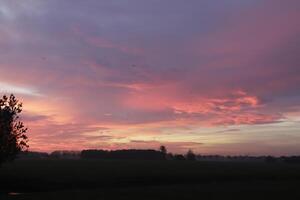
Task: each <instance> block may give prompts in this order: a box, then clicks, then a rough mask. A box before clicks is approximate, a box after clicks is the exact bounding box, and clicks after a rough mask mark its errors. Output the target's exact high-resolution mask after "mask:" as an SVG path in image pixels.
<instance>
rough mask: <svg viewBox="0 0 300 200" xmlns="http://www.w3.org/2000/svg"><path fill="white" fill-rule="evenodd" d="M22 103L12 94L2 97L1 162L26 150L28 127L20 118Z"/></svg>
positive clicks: (0, 104)
mask: <svg viewBox="0 0 300 200" xmlns="http://www.w3.org/2000/svg"><path fill="white" fill-rule="evenodd" d="M21 112H22V103H20V102H19V101H18V100H17V99H16V97H15V96H14V95H13V94H11V95H10V96H9V97H7V96H5V95H4V96H3V97H2V99H0V164H1V163H3V162H5V161H8V160H13V159H15V157H16V155H17V154H18V153H19V152H20V151H22V150H26V149H27V148H28V147H29V146H28V145H27V142H28V138H27V136H26V131H27V128H25V126H24V124H23V122H21V121H20V119H19V114H20V113H21Z"/></svg>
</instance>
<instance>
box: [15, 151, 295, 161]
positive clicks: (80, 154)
mask: <svg viewBox="0 0 300 200" xmlns="http://www.w3.org/2000/svg"><path fill="white" fill-rule="evenodd" d="M19 159H101V160H113V159H116V160H123V159H124V160H125V159H126V160H197V161H219V162H267V163H276V162H284V163H291V164H297V163H299V164H300V156H281V157H273V156H220V155H196V154H194V153H193V152H192V151H188V152H187V153H186V154H172V153H167V152H166V150H164V151H161V150H160V151H157V150H152V149H149V150H141V149H125V150H114V151H107V150H93V149H92V150H83V151H54V152H52V153H50V154H48V153H42V152H22V153H21V154H20V155H19Z"/></svg>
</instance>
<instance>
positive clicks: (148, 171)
mask: <svg viewBox="0 0 300 200" xmlns="http://www.w3.org/2000/svg"><path fill="white" fill-rule="evenodd" d="M0 178H1V181H0V188H1V189H0V199H1V200H2V199H3V200H5V199H33V200H35V199H46V200H47V199H55V200H59V199H64V200H67V199H72V200H73V199H75V200H76V199H84V200H85V199H101V200H102V199H104V200H105V199H132V200H134V199H141V200H144V199H145V200H147V199H182V200H185V199H187V200H188V199H300V165H297V164H284V163H230V162H228V163H225V162H224V163H222V162H188V161H93V160H39V161H38V160H36V161H34V160H32V161H16V162H14V163H12V164H5V165H3V166H2V167H1V168H0Z"/></svg>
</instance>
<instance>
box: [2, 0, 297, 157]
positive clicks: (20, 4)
mask: <svg viewBox="0 0 300 200" xmlns="http://www.w3.org/2000/svg"><path fill="white" fill-rule="evenodd" d="M299 10H300V1H298V0H285V1H283V0H247V1H240V0H226V1H218V0H202V1H199V0H189V1H182V0H165V1H161V0H151V1H150V0H110V1H105V0H85V1H82V0H64V1H61V0H45V1H39V0H26V1H18V0H0V94H1V95H3V94H10V93H13V94H15V95H16V96H17V98H18V99H19V100H20V101H22V102H23V104H24V109H23V112H22V115H21V117H22V118H21V119H22V120H23V121H24V122H25V124H26V126H28V128H29V130H28V136H29V145H30V149H29V150H32V151H46V152H51V151H53V150H81V149H127V148H136V149H147V148H154V149H158V148H159V146H160V145H165V146H166V147H167V149H168V150H169V151H171V152H174V153H184V152H186V151H187V150H188V149H192V150H193V151H194V152H196V153H199V154H221V155H276V156H278V155H296V154H300V56H299V54H300V20H299V19H300V12H299Z"/></svg>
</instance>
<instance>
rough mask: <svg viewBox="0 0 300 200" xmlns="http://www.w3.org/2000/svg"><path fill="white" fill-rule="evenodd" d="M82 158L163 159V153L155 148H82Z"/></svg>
mask: <svg viewBox="0 0 300 200" xmlns="http://www.w3.org/2000/svg"><path fill="white" fill-rule="evenodd" d="M80 157H81V158H83V159H130V160H165V155H164V153H162V152H160V151H156V150H137V149H129V150H116V151H105V150H83V151H82V152H81V154H80Z"/></svg>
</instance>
